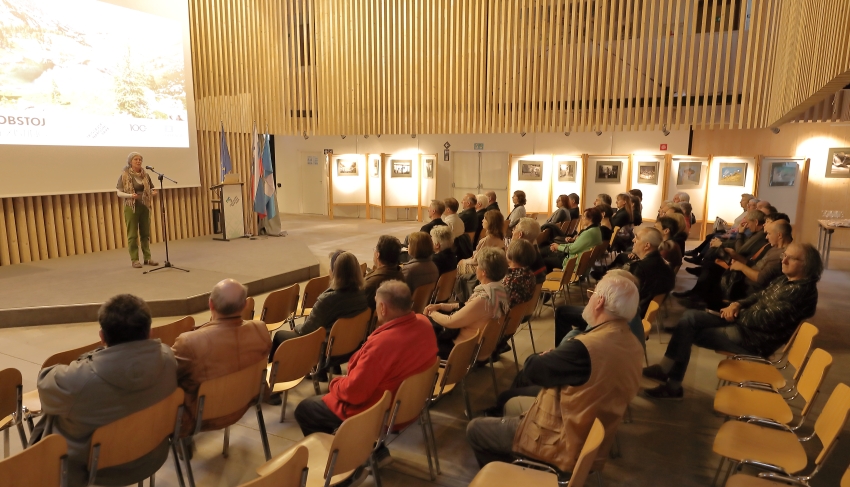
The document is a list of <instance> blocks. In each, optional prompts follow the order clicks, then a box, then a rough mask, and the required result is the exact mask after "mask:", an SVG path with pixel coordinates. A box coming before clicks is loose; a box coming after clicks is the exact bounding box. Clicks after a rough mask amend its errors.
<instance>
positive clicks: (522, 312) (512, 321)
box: [502, 298, 537, 337]
mask: <svg viewBox="0 0 850 487" xmlns="http://www.w3.org/2000/svg"><path fill="white" fill-rule="evenodd" d="M535 304H537V301H534V298H532V299H530V300H528V301H525V302H524V303H519V304H517V305H516V306H514V307H513V308H511V310H510V311H509V312H508V318H507V320H506V321H505V329H504V330H503V331H502V336H503V337H512V336H514V333H516V331H517V330H518V329H519V325H521V324H522V319H523V318H524V317H526V316H527V315H529V314H531V307H532V306H534V305H535Z"/></svg>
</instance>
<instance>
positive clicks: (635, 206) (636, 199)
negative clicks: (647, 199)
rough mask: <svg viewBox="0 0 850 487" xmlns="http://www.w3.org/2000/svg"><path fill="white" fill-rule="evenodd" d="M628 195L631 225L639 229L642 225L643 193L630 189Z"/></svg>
mask: <svg viewBox="0 0 850 487" xmlns="http://www.w3.org/2000/svg"><path fill="white" fill-rule="evenodd" d="M629 195H630V196H631V198H632V223H634V226H636V227H639V226H641V225H643V214H642V213H643V191H641V190H639V189H630V190H629Z"/></svg>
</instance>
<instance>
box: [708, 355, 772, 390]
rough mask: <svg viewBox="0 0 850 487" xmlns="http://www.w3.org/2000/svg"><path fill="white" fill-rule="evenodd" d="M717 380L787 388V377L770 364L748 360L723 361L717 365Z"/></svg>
mask: <svg viewBox="0 0 850 487" xmlns="http://www.w3.org/2000/svg"><path fill="white" fill-rule="evenodd" d="M717 378H718V379H720V380H725V381H728V382H732V383H735V384H740V383H742V382H747V381H753V382H764V383H765V384H770V385H772V386H773V387H775V388H777V389H781V388H783V387H785V383H786V382H787V381H786V380H785V377H783V376H782V373H781V372H780V371H779V369H777V368H776V367H774V366H772V365H770V364H763V363H759V362H750V361H747V360H731V359H727V360H723V361H721V362H720V363H719V364H718V365H717Z"/></svg>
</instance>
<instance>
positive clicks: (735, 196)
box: [706, 157, 796, 223]
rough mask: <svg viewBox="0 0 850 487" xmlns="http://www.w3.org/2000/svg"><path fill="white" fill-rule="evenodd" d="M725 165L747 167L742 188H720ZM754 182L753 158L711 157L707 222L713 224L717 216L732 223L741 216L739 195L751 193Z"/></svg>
mask: <svg viewBox="0 0 850 487" xmlns="http://www.w3.org/2000/svg"><path fill="white" fill-rule="evenodd" d="M726 163H738V164H746V165H747V174H746V179H745V180H744V185H743V186H725V185H723V186H721V185H720V184H718V181H719V179H720V167H721V165H723V164H726ZM755 180H756V160H755V158H753V157H713V158H712V159H711V173H710V174H709V179H708V214H707V215H706V216H707V217H708V221H710V222H713V221H714V220H715V219H716V218H717V217H718V216H719V217H720V218H723V219H724V220H726V221H727V222H730V223H731V222H732V220H734V219H735V218H737V217H738V215H740V214H741V211H743V210H741V204H740V203H741V195H742V194H743V193H749V194H752V193H753V188H754V187H755ZM794 201H795V202H796V199H795V200H794Z"/></svg>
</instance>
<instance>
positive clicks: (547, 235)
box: [534, 228, 552, 245]
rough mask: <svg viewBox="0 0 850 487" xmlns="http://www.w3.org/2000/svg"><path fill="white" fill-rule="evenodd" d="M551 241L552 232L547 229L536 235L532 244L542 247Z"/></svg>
mask: <svg viewBox="0 0 850 487" xmlns="http://www.w3.org/2000/svg"><path fill="white" fill-rule="evenodd" d="M551 240H552V231H551V230H549V229H548V228H547V229H545V230H543V231H542V232H540V233H539V234H538V235H537V238H536V239H535V240H534V243H536V244H537V245H543V244H545V243H546V242H549V241H551Z"/></svg>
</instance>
